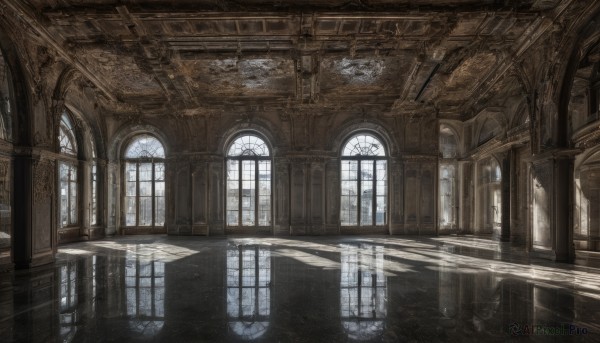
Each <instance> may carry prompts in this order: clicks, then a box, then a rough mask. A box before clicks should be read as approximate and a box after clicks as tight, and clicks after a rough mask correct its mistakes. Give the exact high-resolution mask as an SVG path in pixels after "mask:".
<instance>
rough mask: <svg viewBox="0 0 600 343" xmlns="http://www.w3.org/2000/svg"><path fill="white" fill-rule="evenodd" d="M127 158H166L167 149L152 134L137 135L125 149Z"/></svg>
mask: <svg viewBox="0 0 600 343" xmlns="http://www.w3.org/2000/svg"><path fill="white" fill-rule="evenodd" d="M125 157H126V158H164V157H165V149H164V148H163V145H162V144H161V143H160V142H159V141H158V139H156V138H154V137H152V136H150V135H139V136H136V137H135V138H134V139H133V140H132V141H131V143H129V146H128V147H127V150H126V151H125Z"/></svg>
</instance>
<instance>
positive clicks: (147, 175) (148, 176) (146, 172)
mask: <svg viewBox="0 0 600 343" xmlns="http://www.w3.org/2000/svg"><path fill="white" fill-rule="evenodd" d="M139 177H140V181H152V163H140V174H139Z"/></svg>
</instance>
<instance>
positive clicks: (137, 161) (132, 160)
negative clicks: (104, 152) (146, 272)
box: [121, 132, 167, 229]
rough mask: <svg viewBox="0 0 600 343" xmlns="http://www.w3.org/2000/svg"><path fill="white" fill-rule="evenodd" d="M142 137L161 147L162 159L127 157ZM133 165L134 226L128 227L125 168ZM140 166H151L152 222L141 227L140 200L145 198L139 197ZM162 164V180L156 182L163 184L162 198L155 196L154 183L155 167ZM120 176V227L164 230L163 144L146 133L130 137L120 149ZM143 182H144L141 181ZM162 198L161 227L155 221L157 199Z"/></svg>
mask: <svg viewBox="0 0 600 343" xmlns="http://www.w3.org/2000/svg"><path fill="white" fill-rule="evenodd" d="M143 137H150V138H153V139H155V140H156V141H157V142H158V143H160V145H161V147H162V151H163V157H147V156H142V157H127V151H128V149H129V148H130V147H131V146H132V144H135V142H136V141H137V140H138V139H143ZM130 164H131V165H134V166H135V195H134V196H133V197H134V199H135V224H134V225H128V223H127V198H128V197H131V196H129V195H127V182H129V181H128V180H127V175H126V172H127V166H128V165H130ZM142 164H150V165H151V171H152V173H151V175H152V176H151V180H150V182H151V195H150V196H149V197H150V198H151V199H152V200H151V203H152V210H151V213H152V220H151V224H150V225H141V224H140V206H141V201H140V199H141V198H142V197H146V196H141V195H140V165H142ZM159 164H162V168H163V171H162V173H163V178H162V180H158V182H163V183H164V192H165V194H164V195H162V196H157V195H156V183H157V179H156V167H157V165H159ZM121 175H122V182H121V186H122V188H121V189H122V191H121V213H122V219H121V223H122V227H123V228H125V229H153V228H164V227H166V208H167V206H166V198H167V197H166V186H167V182H166V153H165V145H164V144H163V142H162V141H161V140H160V139H159V138H158V137H156V136H155V135H153V134H150V133H146V132H141V133H137V134H134V135H132V136H131V137H130V138H129V139H128V140H127V142H126V144H125V145H124V147H123V149H122V154H121ZM143 182H145V181H143ZM161 197H162V198H163V206H164V208H163V213H164V214H163V218H162V220H163V223H162V225H157V224H156V219H157V213H158V208H157V204H156V202H157V198H161Z"/></svg>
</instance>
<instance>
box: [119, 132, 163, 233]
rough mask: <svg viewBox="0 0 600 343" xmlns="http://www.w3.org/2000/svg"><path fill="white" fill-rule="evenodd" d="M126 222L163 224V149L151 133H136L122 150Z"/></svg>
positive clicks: (129, 224)
mask: <svg viewBox="0 0 600 343" xmlns="http://www.w3.org/2000/svg"><path fill="white" fill-rule="evenodd" d="M123 157H124V159H125V169H124V174H125V177H124V179H125V202H124V204H125V226H129V227H137V226H152V227H154V226H164V225H165V163H164V158H165V150H164V147H163V145H162V144H161V143H160V142H159V141H158V139H156V138H155V137H153V136H150V135H147V134H141V135H137V136H135V137H134V138H133V139H132V140H131V141H130V142H129V145H128V146H127V148H126V149H125V153H124V156H123Z"/></svg>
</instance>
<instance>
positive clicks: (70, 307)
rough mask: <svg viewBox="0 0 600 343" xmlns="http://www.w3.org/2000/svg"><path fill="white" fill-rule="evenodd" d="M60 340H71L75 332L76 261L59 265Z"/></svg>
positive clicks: (76, 297) (76, 298)
mask: <svg viewBox="0 0 600 343" xmlns="http://www.w3.org/2000/svg"><path fill="white" fill-rule="evenodd" d="M59 298H60V306H59V307H60V315H59V318H60V319H59V322H60V340H61V341H62V342H72V341H73V338H74V337H75V334H76V333H77V305H78V303H77V301H78V292H77V263H76V262H69V263H68V264H67V265H64V266H62V267H60V295H59Z"/></svg>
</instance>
